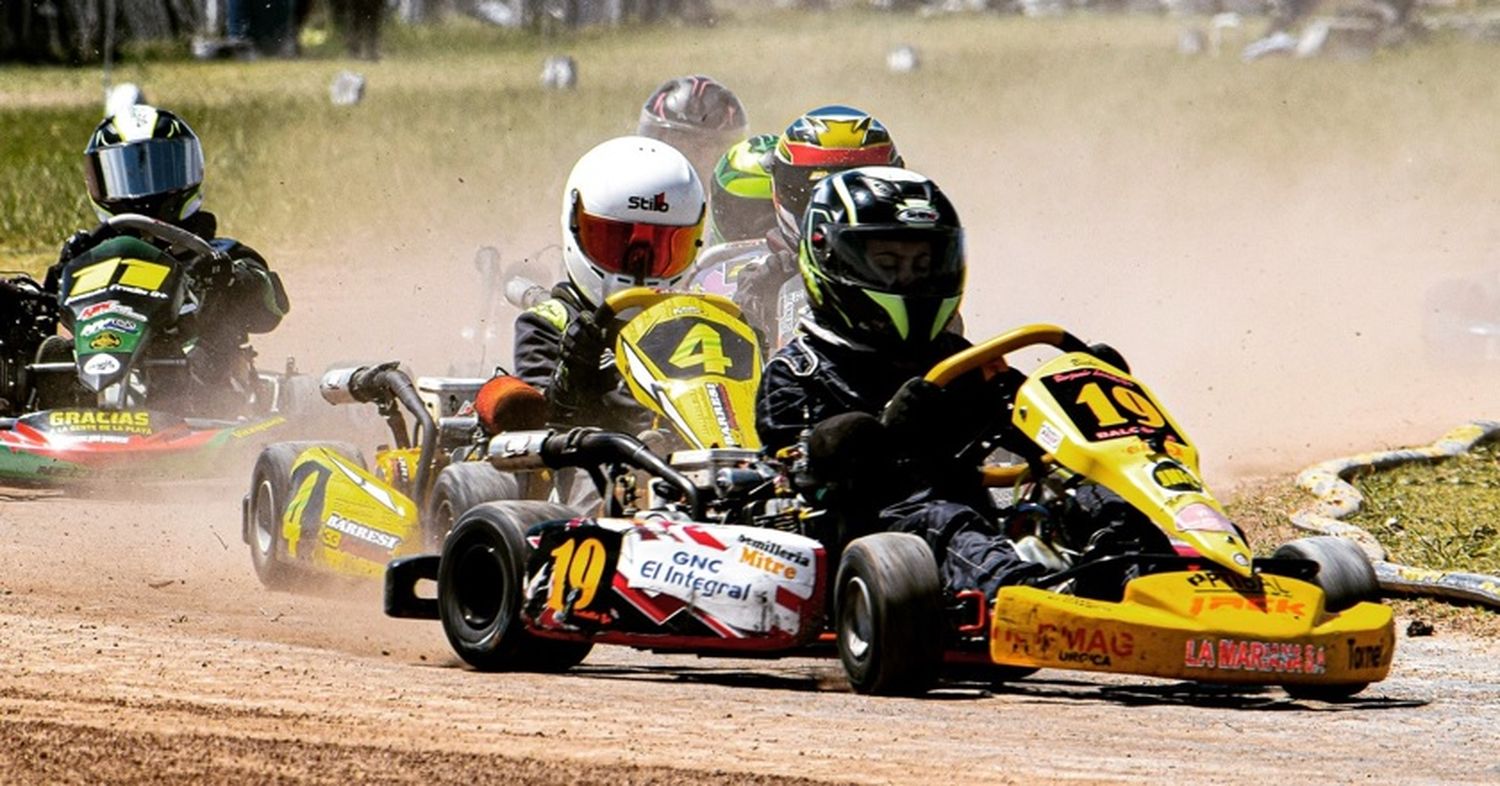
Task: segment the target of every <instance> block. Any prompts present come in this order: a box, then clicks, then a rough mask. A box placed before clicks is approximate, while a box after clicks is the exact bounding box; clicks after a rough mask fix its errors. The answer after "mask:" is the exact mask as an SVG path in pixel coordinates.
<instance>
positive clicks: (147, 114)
mask: <svg viewBox="0 0 1500 786" xmlns="http://www.w3.org/2000/svg"><path fill="white" fill-rule="evenodd" d="M83 156H84V178H85V180H86V181H87V183H88V189H89V199H90V201H92V202H93V204H94V212H95V213H98V214H99V220H101V221H104V220H107V219H109V218H110V217H111V216H116V215H119V214H121V213H140V214H142V215H146V216H150V217H152V218H155V219H159V220H162V221H167V222H169V223H174V224H178V223H181V222H182V220H183V219H185V218H187V217H188V216H191V215H192V214H194V213H196V212H198V208H199V207H200V206H202V204H203V195H202V192H201V191H200V190H199V187H200V186H202V184H203V147H202V145H200V144H199V143H198V135H197V134H195V133H193V129H191V128H188V124H187V123H185V122H183V121H182V118H180V117H178V116H177V115H174V114H172V113H171V112H168V111H166V110H165V109H157V108H156V107H152V106H147V105H145V104H136V105H134V106H130V107H126V108H124V109H122V110H120V111H119V112H116V113H115V114H112V115H110V116H109V117H106V118H104V122H102V123H100V124H99V126H98V127H97V128H95V129H94V133H93V136H90V137H89V144H88V147H87V148H86V149H85V150H84V151H83Z"/></svg>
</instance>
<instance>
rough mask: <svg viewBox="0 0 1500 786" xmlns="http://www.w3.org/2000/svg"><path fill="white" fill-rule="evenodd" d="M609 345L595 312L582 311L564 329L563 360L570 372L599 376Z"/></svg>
mask: <svg viewBox="0 0 1500 786" xmlns="http://www.w3.org/2000/svg"><path fill="white" fill-rule="evenodd" d="M607 346H608V343H607V341H606V336H605V335H604V328H603V327H601V326H600V325H599V323H598V321H597V320H596V319H595V318H594V315H593V314H591V313H589V312H586V311H585V312H582V313H580V314H579V315H578V316H577V317H574V319H573V321H572V323H570V324H569V325H568V327H567V329H566V330H564V331H563V336H562V346H561V349H562V354H561V362H562V364H563V365H565V366H567V367H568V370H569V371H570V372H577V373H579V374H581V375H582V376H597V375H598V372H599V363H600V361H601V360H602V359H603V357H604V350H605V348H606V347H607Z"/></svg>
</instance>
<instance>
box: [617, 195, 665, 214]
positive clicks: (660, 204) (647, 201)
mask: <svg viewBox="0 0 1500 786" xmlns="http://www.w3.org/2000/svg"><path fill="white" fill-rule="evenodd" d="M625 206H626V207H628V208H630V209H631V210H645V211H647V212H650V213H666V212H668V211H670V210H671V209H672V206H671V205H668V204H667V193H666V192H665V191H663V192H661V193H659V194H657V195H655V196H649V197H643V196H633V197H631V198H630V199H628V200H626V202H625Z"/></svg>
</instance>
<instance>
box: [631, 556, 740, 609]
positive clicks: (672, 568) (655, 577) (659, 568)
mask: <svg viewBox="0 0 1500 786" xmlns="http://www.w3.org/2000/svg"><path fill="white" fill-rule="evenodd" d="M723 569H724V560H722V559H717V558H714V557H709V556H706V555H703V554H694V553H691V552H687V551H677V552H673V554H672V558H671V561H669V562H664V561H662V560H654V559H652V560H646V561H645V562H643V563H641V571H640V575H641V578H644V579H647V580H650V581H656V582H661V583H663V584H669V585H672V586H675V587H681V588H683V589H686V590H689V591H690V592H692V593H693V595H694V596H696V597H699V598H713V597H718V596H724V597H727V598H731V599H733V600H744V599H746V598H748V597H750V585H749V584H737V583H730V582H727V581H724V580H723V579H719V578H714V577H715V576H717V575H718V574H719V572H720V571H722V570H723Z"/></svg>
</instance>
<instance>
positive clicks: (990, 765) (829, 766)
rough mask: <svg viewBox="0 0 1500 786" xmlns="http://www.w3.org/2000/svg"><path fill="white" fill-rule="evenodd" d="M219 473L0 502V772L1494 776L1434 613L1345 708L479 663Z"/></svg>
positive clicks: (619, 666)
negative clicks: (872, 690) (301, 562)
mask: <svg viewBox="0 0 1500 786" xmlns="http://www.w3.org/2000/svg"><path fill="white" fill-rule="evenodd" d="M238 493H239V491H238V488H237V487H234V486H227V485H219V486H215V485H195V486H189V487H180V486H179V487H173V488H170V489H152V490H147V491H146V493H143V494H141V499H132V500H122V499H96V500H89V501H84V500H76V499H67V498H64V497H60V496H53V495H50V494H30V493H19V494H15V493H13V494H11V495H10V496H7V497H6V498H4V500H3V502H4V507H3V509H0V782H11V781H18V782H59V781H76V782H99V781H101V780H107V781H111V782H153V783H155V782H163V781H179V782H180V781H200V780H203V779H205V778H211V779H212V780H236V781H254V782H273V781H274V782H314V783H316V782H329V783H332V782H339V783H344V782H351V781H356V780H375V781H395V782H413V783H415V782H422V783H447V782H455V783H456V782H469V783H472V782H503V781H509V780H524V781H527V782H544V783H545V782H554V783H577V782H603V781H610V782H621V781H623V782H627V783H644V782H650V783H662V782H666V783H695V782H701V781H703V780H708V779H713V780H729V781H736V782H745V781H757V782H783V781H790V780H794V779H798V778H810V779H815V780H820V781H841V780H855V781H862V782H887V781H889V782H913V781H932V782H980V781H985V782H1007V781H1014V782H1027V783H1036V782H1055V781H1078V780H1084V781H1095V780H1105V781H1131V782H1159V781H1162V780H1164V779H1167V778H1170V779H1173V780H1179V781H1182V780H1187V779H1191V780H1192V781H1194V782H1245V781H1249V780H1259V779H1262V778H1265V777H1267V776H1271V775H1272V774H1273V773H1274V774H1275V776H1276V777H1277V778H1278V779H1279V780H1286V781H1289V782H1311V781H1315V780H1321V781H1333V782H1354V781H1364V782H1381V783H1388V782H1394V781H1403V782H1445V783H1454V782H1473V783H1481V782H1496V781H1500V754H1497V753H1496V751H1495V748H1494V746H1493V742H1494V729H1495V728H1500V646H1496V645H1495V644H1494V643H1486V642H1480V641H1476V640H1470V639H1463V638H1458V637H1452V636H1448V635H1445V634H1444V632H1443V631H1442V630H1439V633H1438V635H1437V636H1435V637H1432V638H1420V639H1405V638H1403V639H1402V641H1401V642H1400V645H1399V649H1398V654H1397V661H1396V667H1395V672H1394V674H1393V678H1392V679H1391V680H1390V681H1388V682H1386V683H1383V684H1381V685H1378V686H1376V687H1375V688H1373V689H1371V690H1370V691H1368V692H1367V693H1366V694H1365V695H1364V696H1363V697H1362V700H1361V701H1359V702H1357V703H1354V704H1351V705H1327V704H1321V703H1316V702H1304V703H1296V702H1292V701H1290V700H1288V699H1287V698H1286V696H1285V695H1284V694H1282V693H1281V692H1280V691H1276V690H1268V691H1265V692H1263V693H1258V694H1251V695H1242V696H1225V695H1220V694H1216V693H1212V692H1202V691H1191V690H1185V689H1183V688H1181V687H1179V686H1176V685H1173V684H1169V683H1163V682H1157V681H1150V680H1137V679H1091V678H1082V679H1080V678H1077V677H1075V676H1074V675H1072V674H1069V673H1065V672H1043V673H1041V674H1040V675H1038V677H1037V678H1033V679H1031V680H1028V681H1026V682H1024V683H1021V684H1018V685H1017V686H1015V687H1014V688H1010V689H1005V690H1002V691H999V692H996V693H993V694H992V693H989V692H986V691H984V690H981V689H978V688H973V687H965V686H960V687H955V688H952V689H949V690H944V691H942V692H940V693H938V694H937V695H935V696H934V697H932V698H929V699H926V700H920V701H917V700H892V699H871V698H864V697H859V696H855V695H852V694H850V693H848V692H847V691H846V690H845V688H844V687H843V685H842V681H841V675H840V673H839V670H838V668H837V665H836V663H835V662H833V661H822V660H815V659H799V660H784V661H727V660H703V659H697V658H692V657H682V656H660V655H651V654H644V653H635V652H630V651H621V650H615V649H601V650H599V651H596V652H595V653H594V655H592V656H591V657H590V658H589V660H588V661H587V662H586V663H585V664H584V666H583V667H581V668H580V669H579V670H578V671H577V672H576V673H574V674H570V675H567V676H561V677H557V676H531V675H484V674H479V673H476V672H473V671H469V670H467V669H464V668H460V667H459V666H458V664H457V662H456V661H455V659H454V658H453V657H452V655H451V654H450V651H449V649H448V647H447V643H446V642H445V641H444V640H443V637H442V633H441V631H440V629H439V628H438V626H437V625H436V624H435V623H418V622H405V621H395V620H388V619H385V618H383V617H382V616H381V615H380V614H379V604H378V599H377V598H376V597H375V594H374V592H373V591H372V592H368V593H366V592H350V593H346V594H347V595H349V597H300V596H292V595H284V594H270V593H267V592H265V591H263V590H262V589H261V588H260V586H259V584H258V583H257V582H256V580H255V577H254V574H253V572H252V571H251V568H250V562H249V558H248V555H247V553H246V547H245V546H244V545H243V544H241V543H240V542H239V537H238V532H239V531H238V515H237V513H238V511H237V502H238V501H237V495H238ZM165 496H171V497H172V499H170V500H166V499H163V497H165ZM1401 624H1402V626H1403V627H1404V622H1403V623H1401Z"/></svg>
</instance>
